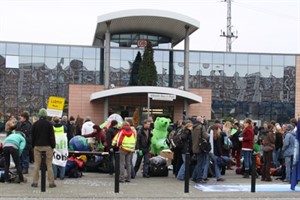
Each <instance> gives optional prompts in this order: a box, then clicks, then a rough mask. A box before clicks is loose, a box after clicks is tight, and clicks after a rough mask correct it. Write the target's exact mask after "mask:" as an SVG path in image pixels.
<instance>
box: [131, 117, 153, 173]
mask: <svg viewBox="0 0 300 200" xmlns="http://www.w3.org/2000/svg"><path fill="white" fill-rule="evenodd" d="M150 124H151V121H150V120H145V121H144V123H143V127H142V128H141V129H140V130H139V131H138V133H137V140H136V146H135V149H136V152H138V156H137V159H136V163H135V167H134V171H135V174H136V173H137V172H138V170H139V168H140V165H141V162H142V159H143V158H144V165H143V177H145V178H149V177H150V176H149V163H150V161H149V160H150V153H149V152H150V146H151V137H152V134H151V129H150Z"/></svg>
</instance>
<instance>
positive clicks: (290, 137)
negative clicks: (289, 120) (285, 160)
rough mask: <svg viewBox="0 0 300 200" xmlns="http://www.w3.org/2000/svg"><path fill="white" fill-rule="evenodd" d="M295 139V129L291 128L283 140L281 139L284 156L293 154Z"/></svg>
mask: <svg viewBox="0 0 300 200" xmlns="http://www.w3.org/2000/svg"><path fill="white" fill-rule="evenodd" d="M295 139H296V132H295V131H293V130H292V131H289V132H287V133H286V135H285V138H284V141H283V147H282V151H283V156H284V157H289V156H293V154H294V146H295Z"/></svg>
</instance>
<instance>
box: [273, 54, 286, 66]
mask: <svg viewBox="0 0 300 200" xmlns="http://www.w3.org/2000/svg"><path fill="white" fill-rule="evenodd" d="M272 65H277V66H278V65H279V66H283V65H284V57H283V56H279V55H273V56H272Z"/></svg>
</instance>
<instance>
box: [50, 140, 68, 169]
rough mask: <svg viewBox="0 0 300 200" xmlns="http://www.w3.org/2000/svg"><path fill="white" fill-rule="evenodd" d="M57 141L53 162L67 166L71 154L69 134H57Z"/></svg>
mask: <svg viewBox="0 0 300 200" xmlns="http://www.w3.org/2000/svg"><path fill="white" fill-rule="evenodd" d="M55 141H56V145H55V148H54V149H53V159H52V164H54V165H58V166H62V167H65V166H66V164H67V160H68V155H69V152H68V138H67V134H55Z"/></svg>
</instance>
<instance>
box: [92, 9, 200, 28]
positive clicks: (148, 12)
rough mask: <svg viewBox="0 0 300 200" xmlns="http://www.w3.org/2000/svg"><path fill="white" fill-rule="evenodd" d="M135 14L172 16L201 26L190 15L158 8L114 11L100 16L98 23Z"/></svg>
mask: <svg viewBox="0 0 300 200" xmlns="http://www.w3.org/2000/svg"><path fill="white" fill-rule="evenodd" d="M134 16H151V17H164V18H171V19H175V20H178V21H183V22H185V23H188V24H191V25H193V26H195V27H197V28H199V27H200V22H199V21H198V20H196V19H193V18H191V17H189V16H186V15H182V14H180V13H175V12H171V11H166V10H157V9H130V10H121V11H117V12H112V13H108V14H104V15H100V16H98V20H97V23H102V22H106V21H110V20H113V19H118V18H124V17H134Z"/></svg>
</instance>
